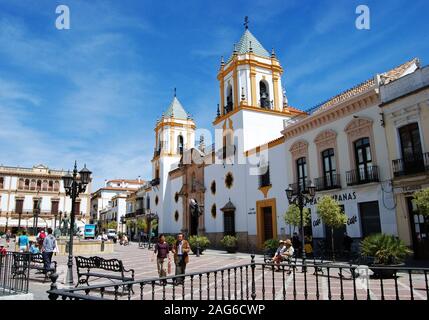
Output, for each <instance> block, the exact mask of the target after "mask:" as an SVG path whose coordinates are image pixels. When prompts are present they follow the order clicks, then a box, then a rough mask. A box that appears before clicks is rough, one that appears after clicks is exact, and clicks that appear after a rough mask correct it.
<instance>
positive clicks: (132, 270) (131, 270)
mask: <svg viewBox="0 0 429 320" xmlns="http://www.w3.org/2000/svg"><path fill="white" fill-rule="evenodd" d="M124 272H131V276H132V277H133V279H134V269H129V270H127V269H125V268H124Z"/></svg>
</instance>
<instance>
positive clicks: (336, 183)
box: [314, 174, 341, 191]
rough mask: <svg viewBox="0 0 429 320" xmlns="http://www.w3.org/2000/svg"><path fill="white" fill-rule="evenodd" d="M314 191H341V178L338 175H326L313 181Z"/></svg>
mask: <svg viewBox="0 0 429 320" xmlns="http://www.w3.org/2000/svg"><path fill="white" fill-rule="evenodd" d="M314 184H315V185H316V191H323V190H331V189H341V177H340V175H339V174H333V175H332V176H330V175H327V176H324V177H319V178H316V179H314Z"/></svg>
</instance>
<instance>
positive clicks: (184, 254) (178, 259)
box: [171, 233, 191, 284]
mask: <svg viewBox="0 0 429 320" xmlns="http://www.w3.org/2000/svg"><path fill="white" fill-rule="evenodd" d="M190 250H191V246H190V245H189V242H188V241H186V240H184V239H183V233H179V234H178V235H177V241H176V242H175V243H174V245H173V250H171V251H172V252H173V254H174V264H175V265H176V276H177V275H181V274H185V272H186V264H187V263H188V262H189V251H190ZM184 279H185V278H184V277H180V278H177V279H176V284H183V281H184Z"/></svg>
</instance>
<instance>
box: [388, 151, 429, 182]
mask: <svg viewBox="0 0 429 320" xmlns="http://www.w3.org/2000/svg"><path fill="white" fill-rule="evenodd" d="M392 165H393V174H394V176H395V177H401V176H406V175H410V174H416V173H421V172H425V171H429V152H426V153H419V154H414V155H411V156H407V157H406V158H403V159H396V160H393V161H392Z"/></svg>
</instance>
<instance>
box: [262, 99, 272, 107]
mask: <svg viewBox="0 0 429 320" xmlns="http://www.w3.org/2000/svg"><path fill="white" fill-rule="evenodd" d="M259 105H260V106H261V108H263V109H272V108H273V101H272V100H269V99H268V98H261V99H260V100H259Z"/></svg>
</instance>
